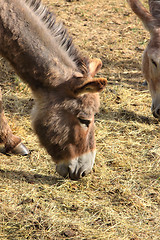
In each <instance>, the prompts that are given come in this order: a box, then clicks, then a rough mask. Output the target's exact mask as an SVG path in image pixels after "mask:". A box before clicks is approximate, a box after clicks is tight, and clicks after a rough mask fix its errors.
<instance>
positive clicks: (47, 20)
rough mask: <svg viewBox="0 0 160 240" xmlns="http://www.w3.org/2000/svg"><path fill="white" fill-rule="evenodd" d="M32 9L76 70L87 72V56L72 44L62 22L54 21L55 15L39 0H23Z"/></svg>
mask: <svg viewBox="0 0 160 240" xmlns="http://www.w3.org/2000/svg"><path fill="white" fill-rule="evenodd" d="M24 1H25V2H26V4H27V5H28V6H29V7H30V8H31V9H32V11H33V12H34V13H35V14H36V15H37V16H38V17H39V19H40V21H42V22H43V23H44V24H45V26H46V28H47V29H48V31H49V32H50V34H51V36H53V37H54V38H55V39H56V42H57V43H58V44H59V46H60V47H61V48H62V49H63V50H64V51H65V52H67V54H68V56H69V57H70V58H71V59H72V61H73V62H74V63H75V64H76V66H77V68H78V70H79V71H80V72H81V73H82V74H84V75H85V74H87V73H88V71H89V68H88V64H89V60H88V58H87V57H84V56H82V54H81V53H80V52H79V51H78V49H77V48H76V47H75V46H74V44H73V41H72V38H71V37H70V36H69V34H68V31H67V29H66V28H65V27H64V25H63V23H62V22H57V21H56V16H55V15H54V14H53V13H52V12H50V11H49V10H48V8H47V7H45V6H43V4H42V2H41V0H24Z"/></svg>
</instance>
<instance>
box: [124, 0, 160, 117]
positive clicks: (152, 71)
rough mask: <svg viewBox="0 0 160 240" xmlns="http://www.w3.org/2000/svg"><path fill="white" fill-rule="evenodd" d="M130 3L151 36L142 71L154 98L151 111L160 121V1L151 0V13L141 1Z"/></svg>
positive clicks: (134, 0) (136, 0)
mask: <svg viewBox="0 0 160 240" xmlns="http://www.w3.org/2000/svg"><path fill="white" fill-rule="evenodd" d="M128 3H129V5H130V6H131V8H132V10H133V12H134V13H135V14H136V15H137V16H138V17H139V18H140V19H141V21H142V22H143V24H144V26H145V27H146V29H147V30H148V31H149V33H150V36H151V37H150V41H149V43H148V46H147V47H146V49H145V51H144V54H143V60H142V71H143V75H144V77H145V79H146V80H147V82H148V86H149V90H150V93H151V97H152V107H151V111H152V113H153V116H154V117H156V118H159V119H160V0H149V8H150V11H147V10H146V9H145V8H144V6H143V5H142V4H141V3H140V1H139V0H128Z"/></svg>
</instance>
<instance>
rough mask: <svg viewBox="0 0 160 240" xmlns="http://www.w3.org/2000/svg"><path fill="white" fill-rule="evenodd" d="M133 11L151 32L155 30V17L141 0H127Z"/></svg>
mask: <svg viewBox="0 0 160 240" xmlns="http://www.w3.org/2000/svg"><path fill="white" fill-rule="evenodd" d="M127 1H128V3H129V5H130V7H131V9H132V11H133V12H134V13H135V14H136V15H137V16H138V17H139V18H140V19H141V21H142V22H143V24H144V26H145V27H146V29H147V30H148V31H150V32H152V31H153V25H154V23H153V21H154V17H153V16H152V15H151V13H150V12H148V11H147V9H146V8H145V7H144V6H143V5H142V3H141V2H140V1H139V0H127Z"/></svg>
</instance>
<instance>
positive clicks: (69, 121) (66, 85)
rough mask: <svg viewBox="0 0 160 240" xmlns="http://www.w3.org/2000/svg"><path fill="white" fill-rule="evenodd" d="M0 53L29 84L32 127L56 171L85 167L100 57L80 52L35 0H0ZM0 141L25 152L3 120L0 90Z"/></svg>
mask: <svg viewBox="0 0 160 240" xmlns="http://www.w3.org/2000/svg"><path fill="white" fill-rule="evenodd" d="M0 54H1V55H2V56H3V57H4V58H6V59H7V60H8V61H9V62H10V63H11V65H12V66H13V68H14V69H15V71H16V73H17V74H18V75H19V76H20V78H21V79H22V80H23V81H24V82H25V83H27V84H28V86H29V87H30V88H31V90H32V93H33V96H34V98H35V106H34V107H33V111H32V124H33V128H34V131H35V133H36V134H37V136H38V138H39V141H40V144H41V145H42V146H43V147H45V148H46V150H47V152H48V153H49V154H50V155H51V157H52V159H53V161H54V162H55V163H56V170H57V172H58V173H59V174H60V175H61V176H63V177H66V176H67V175H69V177H70V178H71V179H79V178H80V177H82V176H84V175H86V174H87V173H89V172H90V171H91V169H92V167H93V164H94V160H95V152H96V144H95V137H94V115H95V113H96V112H97V111H98V109H99V105H100V103H99V92H100V91H102V90H103V89H104V87H105V86H106V83H107V80H106V79H104V78H93V77H94V76H95V74H96V73H97V72H98V71H99V70H100V68H101V66H102V62H101V60H100V59H92V60H91V59H89V58H88V57H86V56H83V54H82V53H80V52H79V50H78V49H77V48H76V47H75V46H74V44H73V41H72V39H71V37H70V36H69V34H68V32H67V30H66V28H65V27H64V26H63V24H62V23H61V22H57V21H56V17H55V15H54V14H53V13H51V12H50V11H49V10H48V9H47V8H46V7H45V6H44V5H43V4H42V3H41V1H40V0H1V1H0ZM0 142H1V143H3V144H4V146H5V151H6V152H11V153H17V154H22V155H25V154H28V153H29V151H28V149H27V148H26V147H25V146H24V145H23V144H22V142H21V139H20V138H19V137H18V136H15V135H14V134H13V133H12V130H11V129H10V127H9V126H8V123H7V120H6V118H5V115H4V110H3V106H2V94H1V92H0Z"/></svg>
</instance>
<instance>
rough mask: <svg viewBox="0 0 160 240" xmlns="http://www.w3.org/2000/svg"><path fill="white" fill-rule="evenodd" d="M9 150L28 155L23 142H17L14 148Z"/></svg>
mask: <svg viewBox="0 0 160 240" xmlns="http://www.w3.org/2000/svg"><path fill="white" fill-rule="evenodd" d="M11 152H12V153H14V154H20V155H22V156H25V155H28V154H29V153H30V152H29V150H28V149H27V148H26V147H25V145H24V144H23V143H19V144H18V145H17V146H16V147H15V148H13V149H12V150H11Z"/></svg>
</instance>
